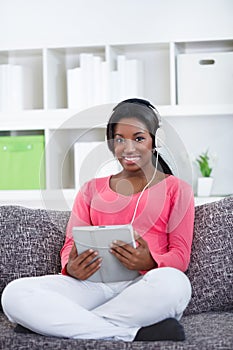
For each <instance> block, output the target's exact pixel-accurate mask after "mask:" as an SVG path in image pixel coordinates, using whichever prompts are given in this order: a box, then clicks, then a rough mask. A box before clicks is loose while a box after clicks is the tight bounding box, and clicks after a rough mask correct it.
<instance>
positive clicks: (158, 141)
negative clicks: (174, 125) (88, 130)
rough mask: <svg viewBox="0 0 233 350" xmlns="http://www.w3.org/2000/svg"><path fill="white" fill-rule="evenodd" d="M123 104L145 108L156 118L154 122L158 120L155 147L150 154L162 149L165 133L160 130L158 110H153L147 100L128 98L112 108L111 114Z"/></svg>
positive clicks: (160, 123) (153, 107)
mask: <svg viewBox="0 0 233 350" xmlns="http://www.w3.org/2000/svg"><path fill="white" fill-rule="evenodd" d="M125 103H133V104H138V105H141V106H145V107H147V108H149V109H150V111H152V112H153V114H154V117H155V118H156V120H158V128H157V130H156V132H155V135H154V137H155V140H154V141H155V142H154V144H155V147H154V148H153V150H152V152H153V153H154V152H155V151H157V150H158V149H159V148H161V147H163V145H164V143H165V133H164V130H163V128H162V120H161V116H160V114H159V112H158V110H157V109H156V108H155V106H153V105H152V104H151V103H150V102H149V101H148V100H144V99H142V98H129V99H127V100H124V101H121V102H120V103H118V104H117V105H116V106H115V107H114V108H113V112H115V110H116V109H117V108H118V107H120V106H121V105H123V104H125Z"/></svg>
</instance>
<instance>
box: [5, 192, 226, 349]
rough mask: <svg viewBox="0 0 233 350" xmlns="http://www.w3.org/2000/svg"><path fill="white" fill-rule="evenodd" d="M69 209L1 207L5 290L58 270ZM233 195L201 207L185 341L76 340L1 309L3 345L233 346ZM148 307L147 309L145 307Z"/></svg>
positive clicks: (139, 347)
mask: <svg viewBox="0 0 233 350" xmlns="http://www.w3.org/2000/svg"><path fill="white" fill-rule="evenodd" d="M69 214H70V213H69V212H63V211H51V210H50V211H49V210H39V209H29V208H24V207H19V206H1V207H0V234H1V255H0V272H1V282H0V293H2V290H3V288H4V287H5V286H6V284H7V283H9V282H10V281H11V280H13V279H16V278H19V277H23V276H38V275H44V274H51V273H52V274H56V273H58V272H59V271H60V258H59V251H60V249H61V247H62V244H63V242H64V236H65V228H66V224H67V220H68V218H69ZM232 232H233V197H227V198H225V199H223V200H220V201H218V202H214V203H210V204H204V205H201V206H197V207H196V213H195V229H194V241H193V248H192V255H191V262H190V266H189V269H188V271H187V275H188V277H189V278H190V281H191V284H192V288H193V295H192V299H191V302H190V304H189V306H188V308H187V309H186V311H185V313H184V315H183V317H182V320H181V323H182V324H183V326H184V329H185V333H186V340H185V341H183V342H173V341H159V342H132V343H126V342H123V341H119V342H116V341H109V340H106V341H103V340H102V341H100V340H98V341H97V340H73V339H65V338H55V337H43V336H40V335H37V334H22V333H16V332H15V331H14V328H15V326H14V325H13V324H11V323H10V322H8V320H7V319H6V317H5V316H4V314H3V313H2V312H0V319H1V325H0V349H2V350H9V349H14V350H19V349H31V350H33V349H52V350H56V349H62V350H69V349H101V350H104V349H106V350H107V349H201V350H203V349H233V312H232V308H233V289H232V266H233V240H232ZM145 312H146V311H145Z"/></svg>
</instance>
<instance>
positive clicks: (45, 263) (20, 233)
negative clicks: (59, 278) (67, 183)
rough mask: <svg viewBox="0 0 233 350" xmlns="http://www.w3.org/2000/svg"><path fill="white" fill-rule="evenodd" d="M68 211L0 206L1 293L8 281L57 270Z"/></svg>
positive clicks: (56, 271)
mask: <svg viewBox="0 0 233 350" xmlns="http://www.w3.org/2000/svg"><path fill="white" fill-rule="evenodd" d="M69 215H70V213H69V212H62V211H49V210H40V209H29V208H24V207H20V206H1V207H0V237H1V248H0V249H1V255H0V271H1V281H0V295H1V293H2V291H3V288H4V287H5V286H6V284H7V283H9V282H10V281H12V280H14V279H16V278H19V277H26V276H39V275H45V274H55V273H58V272H60V269H61V266H60V254H59V253H60V249H61V247H62V245H63V242H64V238H65V228H66V225H67V221H68V218H69Z"/></svg>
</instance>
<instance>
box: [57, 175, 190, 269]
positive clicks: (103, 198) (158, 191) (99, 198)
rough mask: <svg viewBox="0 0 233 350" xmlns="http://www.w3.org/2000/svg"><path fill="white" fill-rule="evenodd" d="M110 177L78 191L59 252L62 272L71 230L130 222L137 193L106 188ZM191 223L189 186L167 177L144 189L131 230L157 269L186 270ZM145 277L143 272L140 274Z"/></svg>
mask: <svg viewBox="0 0 233 350" xmlns="http://www.w3.org/2000/svg"><path fill="white" fill-rule="evenodd" d="M109 181H110V176H109V177H104V178H99V179H93V180H91V181H89V182H87V183H86V184H85V185H84V186H83V187H82V188H81V190H80V191H79V192H78V194H77V196H76V198H75V201H74V205H73V209H72V213H71V216H70V219H69V222H68V225H67V231H66V240H65V244H64V246H63V248H62V250H61V263H62V273H63V274H65V273H66V272H65V271H66V270H65V265H66V264H67V262H68V257H69V253H70V250H71V248H72V245H73V238H72V227H73V226H86V225H119V224H128V223H130V222H131V219H132V216H133V213H134V209H135V205H136V202H137V199H138V197H139V195H140V193H136V194H134V195H131V196H124V195H121V194H118V193H116V192H114V191H113V190H112V189H111V188H110V186H109ZM193 224H194V198H193V192H192V188H191V186H190V185H188V184H187V183H186V182H184V181H182V180H180V179H178V178H176V177H175V176H172V175H170V176H168V177H167V178H166V179H164V180H162V181H161V182H159V183H158V184H156V185H154V186H152V187H150V188H148V189H146V190H145V192H144V194H143V195H142V197H141V200H140V202H139V206H138V209H137V213H136V217H135V220H134V222H133V227H134V229H135V230H136V231H137V233H138V234H139V235H140V236H142V237H143V239H145V240H146V241H147V243H148V246H149V249H150V252H151V255H152V257H153V258H154V260H155V261H156V263H157V264H158V267H165V266H170V267H174V268H177V269H179V270H181V271H185V270H186V269H187V267H188V264H189V260H190V253H191V244H192V237H193ZM140 273H142V274H144V273H146V271H140Z"/></svg>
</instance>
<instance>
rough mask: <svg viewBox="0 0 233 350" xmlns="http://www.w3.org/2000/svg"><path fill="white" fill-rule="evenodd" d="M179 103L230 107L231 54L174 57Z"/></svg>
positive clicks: (232, 96)
mask: <svg viewBox="0 0 233 350" xmlns="http://www.w3.org/2000/svg"><path fill="white" fill-rule="evenodd" d="M177 92H178V104H232V103H233V52H217V53H196V54H180V55H178V56H177Z"/></svg>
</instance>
